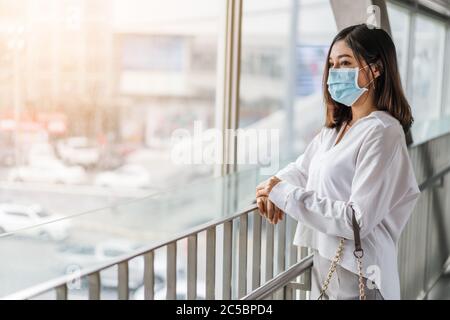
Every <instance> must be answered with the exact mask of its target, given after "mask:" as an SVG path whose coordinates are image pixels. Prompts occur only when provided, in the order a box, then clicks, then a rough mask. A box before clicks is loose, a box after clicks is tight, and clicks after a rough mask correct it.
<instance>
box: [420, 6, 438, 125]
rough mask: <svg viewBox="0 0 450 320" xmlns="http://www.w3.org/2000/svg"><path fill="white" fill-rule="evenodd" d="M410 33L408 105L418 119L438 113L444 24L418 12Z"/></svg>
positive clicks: (436, 115)
mask: <svg viewBox="0 0 450 320" xmlns="http://www.w3.org/2000/svg"><path fill="white" fill-rule="evenodd" d="M414 37H415V40H414V44H415V46H414V58H413V72H412V109H413V116H414V118H415V119H416V121H417V123H420V122H422V121H426V120H430V119H436V118H438V117H439V115H440V111H441V94H442V72H443V69H444V68H443V66H444V64H443V63H444V61H443V59H444V46H445V24H443V23H441V22H439V21H437V20H433V19H431V18H429V17H427V16H424V15H420V14H419V15H418V16H417V19H416V22H415V29H414Z"/></svg>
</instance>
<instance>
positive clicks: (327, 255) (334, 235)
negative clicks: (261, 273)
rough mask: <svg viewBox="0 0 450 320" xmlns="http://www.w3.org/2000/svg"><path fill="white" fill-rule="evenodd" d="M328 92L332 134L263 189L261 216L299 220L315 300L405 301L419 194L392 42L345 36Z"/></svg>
mask: <svg viewBox="0 0 450 320" xmlns="http://www.w3.org/2000/svg"><path fill="white" fill-rule="evenodd" d="M323 84H324V92H323V94H324V100H325V103H326V105H327V113H326V122H325V125H324V127H323V128H322V129H321V131H320V132H319V133H318V134H317V135H316V136H315V137H314V139H313V140H312V141H311V142H310V144H309V145H308V146H307V148H306V150H305V152H304V153H303V154H302V155H301V156H300V157H298V159H297V160H296V161H295V162H293V163H291V164H289V165H288V166H287V167H286V168H284V169H282V170H281V171H280V172H278V173H277V174H276V175H275V176H274V177H272V178H270V179H269V180H268V181H266V182H263V183H262V184H260V185H259V186H258V187H257V189H256V197H257V204H258V208H259V211H260V213H261V214H263V215H264V216H266V217H267V218H268V219H269V220H270V222H272V223H277V222H278V221H279V220H280V219H282V216H283V212H284V213H287V214H289V215H290V216H292V217H293V218H294V219H296V220H298V221H299V223H298V226H297V231H296V234H295V239H294V244H296V245H299V246H307V247H310V248H312V249H313V251H314V266H313V270H312V288H311V298H312V299H317V298H319V297H320V298H325V299H359V298H362V299H364V298H365V299H399V298H400V285H399V275H398V269H397V243H398V240H399V238H400V234H401V231H402V229H403V227H404V226H405V224H406V222H407V220H408V218H409V216H410V214H411V211H412V210H413V208H414V206H415V204H416V201H417V198H418V197H419V194H420V191H419V188H418V186H417V181H416V178H415V175H414V172H413V168H412V165H411V161H410V159H409V155H408V151H407V146H406V140H405V133H406V132H407V131H408V130H409V128H410V127H411V124H412V122H413V117H412V115H411V109H410V106H409V104H408V102H407V101H406V98H405V95H404V93H403V90H402V87H401V82H400V76H399V72H398V65H397V59H396V51H395V47H394V43H393V42H392V39H391V38H390V36H389V35H388V34H387V33H386V32H385V31H383V30H381V29H375V28H374V29H370V28H368V27H367V26H366V25H364V24H362V25H355V26H351V27H348V28H346V29H344V30H342V31H341V32H339V34H338V35H337V36H336V37H335V38H334V40H333V42H332V43H331V46H330V50H329V52H328V57H327V65H326V67H325V72H324V81H323ZM353 216H354V217H355V218H356V219H355V221H353V220H352V218H353ZM353 222H355V224H353ZM353 226H355V227H356V228H358V227H359V235H360V240H361V245H362V249H363V250H364V256H363V257H362V259H361V261H362V267H361V268H360V269H358V263H357V262H356V259H355V256H354V252H353V250H354V240H355V233H354V228H353ZM345 239H347V240H345ZM356 239H357V237H356ZM333 259H335V260H336V261H338V263H337V265H336V269H335V273H334V274H331V275H330V274H329V268H330V265H331V262H332V260H333ZM359 270H361V277H359V276H358V271H359ZM328 277H331V278H330V279H329V282H328V281H326V279H327V278H328ZM358 280H361V282H360V283H362V284H360V283H359V282H358ZM367 280H371V281H367ZM327 282H328V283H327ZM323 289H324V290H323Z"/></svg>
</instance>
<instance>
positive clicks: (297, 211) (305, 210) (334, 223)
mask: <svg viewBox="0 0 450 320" xmlns="http://www.w3.org/2000/svg"><path fill="white" fill-rule="evenodd" d="M419 193H420V191H419V189H418V187H417V182H416V180H415V177H414V173H413V172H412V165H411V163H410V159H409V156H408V151H407V148H406V145H405V142H404V138H403V136H402V135H401V134H399V132H398V128H395V126H390V127H387V128H384V127H382V128H381V129H380V127H378V126H377V127H375V129H374V130H372V132H371V133H369V134H368V135H367V137H366V141H364V142H363V144H362V146H361V148H360V150H359V152H358V155H357V159H356V166H355V174H354V177H353V180H352V188H351V195H350V198H349V200H348V201H343V200H337V199H330V198H327V197H321V196H319V195H318V194H317V193H316V192H315V191H314V190H305V189H304V187H298V186H294V185H292V184H291V183H289V182H288V181H281V182H279V183H278V184H277V185H276V186H275V187H274V188H273V189H272V191H271V192H270V194H269V199H270V200H271V201H272V202H273V203H274V204H275V205H276V206H277V207H279V208H280V209H282V210H283V211H284V212H285V213H287V214H289V215H290V216H292V217H293V218H294V219H296V220H298V221H300V222H302V223H304V224H305V225H307V226H309V227H311V228H314V229H316V230H318V231H320V232H323V233H326V234H330V235H334V236H339V237H344V238H347V239H353V228H352V214H353V211H354V212H355V216H356V220H357V221H358V224H359V226H360V236H361V238H364V237H365V236H367V235H368V234H369V233H370V232H371V231H372V230H373V228H374V227H375V226H376V225H377V224H379V223H380V222H381V220H383V218H384V217H385V216H386V215H387V214H388V213H389V212H393V211H395V210H397V208H398V206H399V205H401V206H403V208H405V207H408V206H405V202H407V203H413V202H415V200H416V199H417V197H418V196H419ZM394 209H395V210H394ZM399 219H404V216H399Z"/></svg>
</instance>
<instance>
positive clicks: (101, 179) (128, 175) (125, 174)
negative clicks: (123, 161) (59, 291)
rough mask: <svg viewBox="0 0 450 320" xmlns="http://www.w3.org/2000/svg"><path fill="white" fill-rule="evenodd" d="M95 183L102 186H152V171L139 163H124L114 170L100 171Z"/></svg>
mask: <svg viewBox="0 0 450 320" xmlns="http://www.w3.org/2000/svg"><path fill="white" fill-rule="evenodd" d="M94 184H95V185H97V186H101V187H134V188H146V187H149V186H150V173H149V172H148V170H147V169H145V168H144V167H142V166H139V165H129V164H127V165H124V166H122V167H120V168H118V169H116V170H113V171H105V172H102V173H99V174H98V175H97V176H96V178H95V181H94Z"/></svg>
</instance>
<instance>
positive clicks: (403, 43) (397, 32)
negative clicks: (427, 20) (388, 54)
mask: <svg viewBox="0 0 450 320" xmlns="http://www.w3.org/2000/svg"><path fill="white" fill-rule="evenodd" d="M387 9H388V14H389V23H390V26H391V32H392V38H393V40H394V43H395V49H396V51H397V60H398V66H399V69H400V75H401V78H402V83H403V87H404V88H405V85H406V70H407V68H408V45H409V32H410V30H409V23H410V14H409V11H408V10H407V9H404V8H403V7H401V6H397V5H394V4H391V3H390V2H388V3H387ZM405 89H406V88H405Z"/></svg>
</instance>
